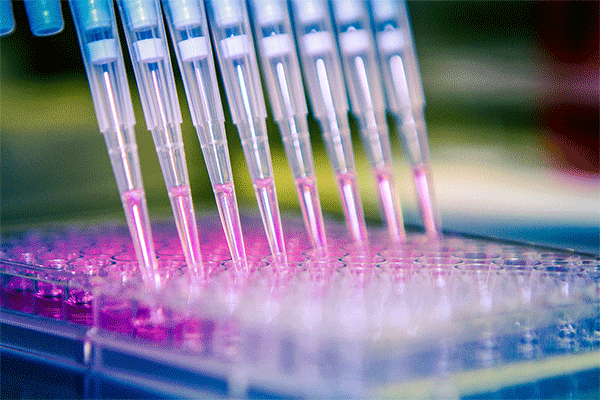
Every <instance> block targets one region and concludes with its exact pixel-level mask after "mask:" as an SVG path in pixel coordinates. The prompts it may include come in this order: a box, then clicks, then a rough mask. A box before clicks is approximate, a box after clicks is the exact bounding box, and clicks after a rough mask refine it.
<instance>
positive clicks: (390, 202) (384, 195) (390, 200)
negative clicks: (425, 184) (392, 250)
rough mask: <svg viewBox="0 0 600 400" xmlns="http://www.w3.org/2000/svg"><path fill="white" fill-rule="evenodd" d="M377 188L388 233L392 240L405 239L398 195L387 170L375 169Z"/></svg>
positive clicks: (391, 176)
mask: <svg viewBox="0 0 600 400" xmlns="http://www.w3.org/2000/svg"><path fill="white" fill-rule="evenodd" d="M375 176H376V177H377V189H378V191H379V204H380V205H381V211H382V213H383V216H384V218H385V222H386V224H387V228H388V234H389V237H390V240H391V241H392V242H402V241H405V240H406V232H405V231H404V222H403V220H402V211H401V209H400V203H399V202H398V196H397V195H396V190H395V185H394V177H393V175H392V174H391V173H390V172H389V171H385V170H376V171H375Z"/></svg>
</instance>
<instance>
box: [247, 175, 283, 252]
mask: <svg viewBox="0 0 600 400" xmlns="http://www.w3.org/2000/svg"><path fill="white" fill-rule="evenodd" d="M253 183H254V192H255V193H256V200H257V202H258V208H259V209H260V215H261V217H262V221H263V225H264V228H265V233H266V234H267V240H268V241H269V247H270V249H271V254H272V255H273V257H274V258H275V260H278V261H281V262H285V243H284V241H283V229H282V228H281V217H280V215H279V205H278V204H277V194H276V192H275V181H274V180H273V178H265V179H256V180H255V181H254V182H253Z"/></svg>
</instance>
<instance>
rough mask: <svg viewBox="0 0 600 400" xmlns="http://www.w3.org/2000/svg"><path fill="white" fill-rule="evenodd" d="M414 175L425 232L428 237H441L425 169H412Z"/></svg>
mask: <svg viewBox="0 0 600 400" xmlns="http://www.w3.org/2000/svg"><path fill="white" fill-rule="evenodd" d="M414 174H415V183H416V188H417V195H418V196H419V207H420V209H421V214H422V216H423V223H424V224H425V231H426V232H427V235H429V236H430V237H432V238H437V237H439V236H441V227H440V224H439V220H438V218H437V214H436V210H435V209H434V204H433V201H432V196H433V193H432V192H431V190H430V184H431V182H430V181H429V176H428V175H429V174H428V171H427V169H426V168H425V167H417V168H415V169H414Z"/></svg>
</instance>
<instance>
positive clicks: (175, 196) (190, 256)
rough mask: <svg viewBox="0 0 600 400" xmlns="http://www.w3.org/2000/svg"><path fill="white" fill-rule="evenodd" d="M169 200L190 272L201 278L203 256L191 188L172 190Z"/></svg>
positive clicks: (181, 187)
mask: <svg viewBox="0 0 600 400" xmlns="http://www.w3.org/2000/svg"><path fill="white" fill-rule="evenodd" d="M169 198H170V199H171V208H172V209H173V214H174V216H175V223H176V225H177V233H178V234H179V240H180V241H181V247H182V249H183V253H184V255H185V260H186V262H187V264H188V268H189V271H192V273H194V275H198V276H199V275H201V274H202V273H203V269H202V255H201V252H200V239H199V237H198V227H197V226H196V214H195V213H194V204H193V202H192V194H191V192H190V187H189V186H187V185H182V186H175V187H172V188H170V189H169Z"/></svg>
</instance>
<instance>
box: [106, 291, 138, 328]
mask: <svg viewBox="0 0 600 400" xmlns="http://www.w3.org/2000/svg"><path fill="white" fill-rule="evenodd" d="M98 319H99V320H98V325H99V326H100V327H101V328H103V329H106V330H109V331H113V332H119V333H122V334H124V335H133V333H134V331H135V329H134V327H133V310H132V308H131V304H130V303H129V302H128V301H125V300H117V299H114V300H112V299H111V300H109V301H106V302H105V304H104V306H102V308H101V309H100V310H99V312H98Z"/></svg>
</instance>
